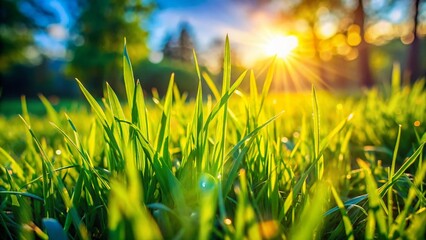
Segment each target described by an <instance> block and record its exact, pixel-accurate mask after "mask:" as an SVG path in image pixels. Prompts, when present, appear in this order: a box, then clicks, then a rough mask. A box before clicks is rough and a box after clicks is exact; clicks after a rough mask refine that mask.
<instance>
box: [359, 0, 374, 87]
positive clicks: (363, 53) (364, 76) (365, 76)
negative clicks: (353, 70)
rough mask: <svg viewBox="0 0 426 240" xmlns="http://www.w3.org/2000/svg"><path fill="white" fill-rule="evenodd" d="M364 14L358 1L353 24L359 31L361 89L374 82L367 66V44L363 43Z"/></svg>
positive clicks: (361, 4) (368, 56) (361, 2)
mask: <svg viewBox="0 0 426 240" xmlns="http://www.w3.org/2000/svg"><path fill="white" fill-rule="evenodd" d="M364 21H365V12H364V5H363V1H362V0H358V7H357V8H356V10H355V20H354V22H355V24H357V25H358V26H359V27H360V29H361V31H360V35H361V39H362V40H361V43H360V44H359V46H358V52H359V59H358V64H359V71H360V77H361V82H360V83H361V85H362V86H363V87H372V86H373V85H374V80H373V77H372V75H371V69H370V65H369V58H370V52H369V49H368V44H367V43H366V42H365V38H364V34H365V26H364Z"/></svg>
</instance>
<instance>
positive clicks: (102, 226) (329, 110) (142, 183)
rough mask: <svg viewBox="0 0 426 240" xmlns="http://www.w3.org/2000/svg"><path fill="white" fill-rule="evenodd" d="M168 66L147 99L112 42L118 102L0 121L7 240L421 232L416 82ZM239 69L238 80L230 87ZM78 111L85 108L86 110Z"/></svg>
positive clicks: (421, 118)
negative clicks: (295, 81) (295, 89)
mask: <svg viewBox="0 0 426 240" xmlns="http://www.w3.org/2000/svg"><path fill="white" fill-rule="evenodd" d="M225 45H226V46H225V53H224V56H225V57H224V63H223V69H224V73H223V81H222V83H221V86H217V84H215V83H214V82H213V81H212V80H211V79H210V78H209V77H208V76H207V75H206V74H203V73H201V72H200V70H199V68H198V63H197V59H196V55H195V54H194V60H195V64H194V66H195V67H194V71H196V72H197V74H198V77H199V86H202V81H206V82H207V85H208V86H209V88H210V89H209V91H211V93H212V94H211V96H209V97H207V98H203V96H204V94H203V91H206V89H202V88H201V87H199V88H198V91H197V95H196V97H195V98H194V99H187V98H186V97H185V95H184V94H181V92H180V91H179V89H178V87H177V86H176V85H175V84H174V76H173V75H172V76H171V78H170V82H169V86H168V89H167V92H166V94H165V96H164V97H163V98H160V97H159V96H156V95H155V94H154V96H153V100H152V101H151V100H149V101H148V100H147V98H146V97H144V92H143V90H142V88H141V86H140V84H139V82H138V81H135V80H134V76H133V72H132V65H131V63H130V59H129V57H128V54H127V50H126V48H125V49H124V54H123V73H124V74H123V75H124V86H125V90H126V98H125V99H124V100H123V101H120V100H119V98H118V97H117V95H116V93H115V92H114V90H113V89H112V88H111V87H110V86H109V85H108V84H107V85H106V87H105V91H104V98H103V99H102V101H100V100H97V99H95V98H93V96H92V95H91V94H90V92H89V91H88V90H87V89H86V88H85V87H84V85H83V84H82V83H81V82H80V81H79V80H76V84H78V85H79V87H80V89H81V92H82V94H83V95H84V96H85V98H86V100H87V105H88V106H89V107H88V109H87V110H80V111H77V110H75V111H69V112H68V111H67V112H64V111H57V110H56V109H55V108H54V107H53V106H52V104H51V103H50V102H49V101H48V100H47V99H46V98H44V97H43V96H41V97H40V101H41V102H42V104H43V105H44V107H45V110H46V113H47V114H46V116H45V117H39V116H35V115H32V114H31V112H29V111H28V108H27V104H26V100H25V98H22V101H21V105H22V106H21V107H22V113H21V114H20V115H19V117H18V116H16V117H15V116H9V117H0V128H1V133H0V144H1V145H0V163H1V168H0V203H1V205H0V232H1V235H2V237H5V238H10V239H17V238H20V239H48V238H50V239H106V238H108V239H359V238H365V239H394V238H399V239H422V238H425V236H426V235H425V234H426V233H425V230H426V229H425V227H424V223H425V222H426V211H425V210H426V208H425V205H426V199H425V191H424V188H425V182H424V176H425V173H426V164H425V156H424V151H423V148H424V145H425V143H426V133H425V130H426V104H425V100H426V91H425V80H424V79H423V80H419V81H417V82H416V83H415V84H414V85H411V86H402V84H401V78H400V71H399V70H398V69H397V68H395V69H394V72H393V75H392V79H391V80H390V81H389V84H385V85H382V86H376V87H374V88H372V89H367V90H365V91H364V92H362V93H360V94H357V95H356V96H350V95H343V94H340V95H339V96H335V94H333V93H330V92H327V91H323V90H319V89H318V90H317V89H316V88H315V86H313V87H312V91H309V92H301V93H282V94H272V93H269V92H270V87H271V83H272V79H273V73H274V65H273V64H271V66H270V68H269V70H268V73H267V74H266V77H265V79H263V81H262V83H263V84H262V85H261V86H259V85H258V84H257V81H258V79H256V78H255V74H254V73H253V72H252V71H246V72H243V73H242V74H241V76H240V77H239V78H237V79H231V73H230V71H231V63H230V48H229V42H228V41H226V44H225ZM246 76H248V79H249V80H248V81H249V83H248V84H249V86H250V89H249V91H246V92H244V91H242V90H239V86H240V84H241V83H242V81H243V80H244V79H245V77H246ZM89 109H90V110H89Z"/></svg>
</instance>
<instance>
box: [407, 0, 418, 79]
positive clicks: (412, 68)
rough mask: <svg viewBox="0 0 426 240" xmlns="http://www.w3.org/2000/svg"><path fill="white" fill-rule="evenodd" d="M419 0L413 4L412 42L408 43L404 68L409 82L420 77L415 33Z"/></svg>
mask: <svg viewBox="0 0 426 240" xmlns="http://www.w3.org/2000/svg"><path fill="white" fill-rule="evenodd" d="M419 5H420V0H414V4H413V12H414V14H413V22H414V26H413V42H412V43H411V45H410V50H409V53H408V61H407V67H406V69H405V74H404V75H405V76H406V77H407V80H409V81H410V82H411V83H413V82H415V81H416V80H417V78H419V77H420V72H419V71H420V67H419V65H420V64H419V61H420V59H419V55H420V51H419V50H420V49H419V48H420V39H419V36H418V34H417V27H418V26H419V11H420V8H419Z"/></svg>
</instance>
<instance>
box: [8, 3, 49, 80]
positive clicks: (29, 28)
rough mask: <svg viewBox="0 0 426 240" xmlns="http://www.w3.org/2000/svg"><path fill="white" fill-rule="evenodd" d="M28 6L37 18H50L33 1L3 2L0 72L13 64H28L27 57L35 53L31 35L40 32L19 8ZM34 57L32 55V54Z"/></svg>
mask: <svg viewBox="0 0 426 240" xmlns="http://www.w3.org/2000/svg"><path fill="white" fill-rule="evenodd" d="M22 5H27V6H30V8H32V9H33V10H34V11H35V12H33V13H35V14H39V17H48V18H52V15H53V14H52V13H51V12H49V11H47V10H46V9H44V8H42V7H40V6H38V4H37V3H36V1H34V0H4V1H1V8H0V46H1V50H0V51H1V52H0V53H1V54H0V72H4V71H7V70H9V69H10V67H11V66H13V65H14V64H22V63H28V56H27V55H31V54H32V53H34V52H37V50H36V47H35V46H34V39H33V34H34V32H35V31H37V30H38V31H39V30H42V26H39V25H38V24H37V21H34V19H33V18H32V16H31V15H30V14H29V13H25V12H23V11H22V9H21V8H20V7H21V6H22ZM33 55H34V54H33Z"/></svg>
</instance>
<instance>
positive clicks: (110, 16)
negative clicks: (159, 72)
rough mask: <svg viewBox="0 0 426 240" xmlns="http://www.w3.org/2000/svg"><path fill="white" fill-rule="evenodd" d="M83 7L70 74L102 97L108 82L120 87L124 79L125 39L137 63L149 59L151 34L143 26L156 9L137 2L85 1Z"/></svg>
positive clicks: (79, 18) (71, 46)
mask: <svg viewBox="0 0 426 240" xmlns="http://www.w3.org/2000/svg"><path fill="white" fill-rule="evenodd" d="M79 6H80V8H81V13H80V14H79V15H78V17H77V21H76V24H75V27H74V29H73V30H74V32H75V33H76V37H75V38H74V39H75V41H73V42H72V43H71V44H70V49H71V51H72V53H73V58H72V60H71V62H70V65H69V68H68V74H70V75H72V76H74V77H78V78H80V79H81V80H82V81H84V82H86V84H87V85H88V86H89V87H90V88H92V90H93V91H94V94H95V95H97V96H101V95H102V86H103V82H104V81H108V82H109V83H110V84H111V85H112V86H114V87H116V88H118V87H119V86H120V85H119V84H116V83H117V82H118V80H119V79H120V78H121V71H120V63H121V56H122V51H123V39H124V37H126V38H127V48H128V51H129V53H130V55H133V56H131V59H132V60H133V61H134V62H137V61H139V60H141V59H143V58H145V57H146V56H147V54H148V47H147V44H146V40H147V36H148V33H147V31H146V30H144V29H143V28H142V27H141V24H142V21H143V20H144V19H146V18H147V16H148V15H149V14H150V13H151V11H152V9H153V5H147V4H143V3H142V2H141V1H133V0H124V1H121V0H81V1H79ZM119 90H122V89H119Z"/></svg>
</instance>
